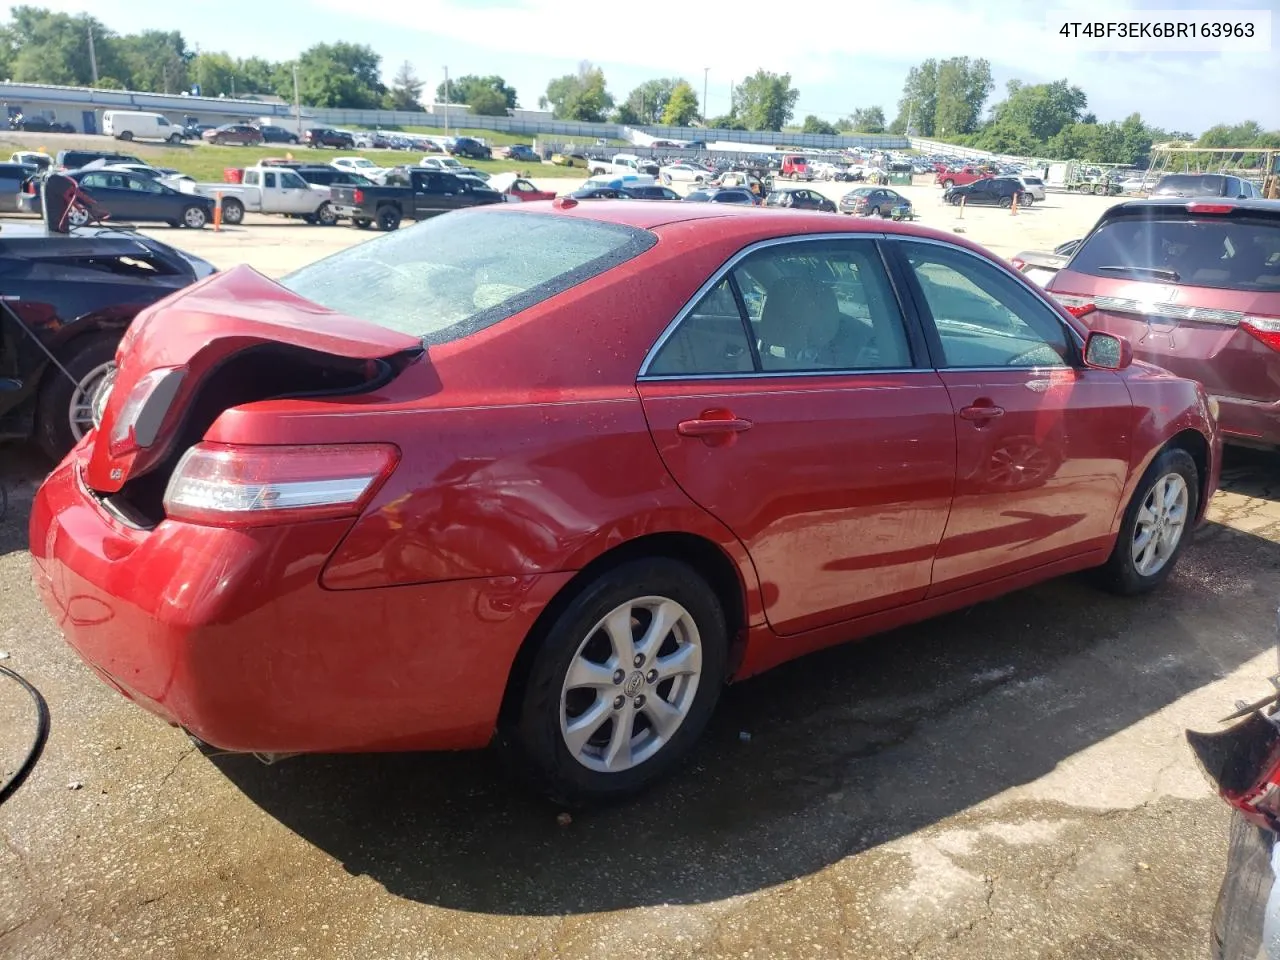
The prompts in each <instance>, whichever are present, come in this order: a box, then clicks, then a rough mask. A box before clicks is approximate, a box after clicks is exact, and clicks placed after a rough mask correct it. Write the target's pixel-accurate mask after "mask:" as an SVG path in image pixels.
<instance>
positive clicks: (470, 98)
mask: <svg viewBox="0 0 1280 960" xmlns="http://www.w3.org/2000/svg"><path fill="white" fill-rule="evenodd" d="M446 93H447V95H448V99H449V102H450V103H465V104H466V105H467V106H469V107H470V108H471V110H472V112H473V113H483V114H485V115H486V116H491V117H505V116H506V115H507V110H508V109H515V105H516V88H515V87H510V86H507V82H506V81H505V80H503V79H502V77H499V76H496V75H490V76H487V77H479V76H476V75H475V74H472V73H468V74H466V75H464V76H461V77H458V78H457V79H456V80H450V81H449V89H448V91H446V90H445V88H444V84H443V83H440V84H439V85H437V86H436V102H437V103H444V102H445V96H446ZM481 108H483V109H481Z"/></svg>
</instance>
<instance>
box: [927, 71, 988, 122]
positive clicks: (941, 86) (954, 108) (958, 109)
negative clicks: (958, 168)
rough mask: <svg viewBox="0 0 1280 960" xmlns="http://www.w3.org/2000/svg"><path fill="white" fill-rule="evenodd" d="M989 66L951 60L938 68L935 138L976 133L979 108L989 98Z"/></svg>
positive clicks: (979, 113)
mask: <svg viewBox="0 0 1280 960" xmlns="http://www.w3.org/2000/svg"><path fill="white" fill-rule="evenodd" d="M993 86H994V84H993V83H992V80H991V64H990V63H988V62H987V61H986V60H981V59H978V60H970V59H969V58H968V57H952V58H950V59H949V60H943V61H942V62H941V63H939V64H938V71H937V84H936V102H935V105H934V115H933V125H934V132H935V134H936V135H937V136H940V137H946V136H952V137H954V136H958V135H961V134H966V133H973V132H974V131H975V130H977V129H978V122H979V120H980V119H981V117H982V108H983V106H984V104H985V103H986V102H987V97H989V96H990V95H991V90H992V88H993Z"/></svg>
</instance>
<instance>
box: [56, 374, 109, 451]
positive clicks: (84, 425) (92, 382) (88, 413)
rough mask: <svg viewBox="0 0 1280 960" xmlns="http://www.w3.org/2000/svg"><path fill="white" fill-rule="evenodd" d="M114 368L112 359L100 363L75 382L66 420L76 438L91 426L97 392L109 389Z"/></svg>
mask: <svg viewBox="0 0 1280 960" xmlns="http://www.w3.org/2000/svg"><path fill="white" fill-rule="evenodd" d="M115 369H116V365H115V362H114V361H108V362H107V363H100V364H98V365H97V366H96V367H94V368H93V369H92V370H90V371H89V372H88V373H86V374H85V375H84V376H83V377H81V378H80V382H79V383H78V384H76V389H75V392H74V393H72V394H71V404H70V405H69V406H68V407H67V422H68V423H69V424H70V425H71V435H72V436H73V437H75V438H76V440H79V439H80V438H81V437H83V436H84V435H85V434H86V433H88V432H89V430H91V429H92V428H93V412H94V406H95V404H96V403H97V401H98V399H99V394H100V393H102V392H103V391H104V390H107V389H110V385H111V381H112V380H113V379H114V374H115Z"/></svg>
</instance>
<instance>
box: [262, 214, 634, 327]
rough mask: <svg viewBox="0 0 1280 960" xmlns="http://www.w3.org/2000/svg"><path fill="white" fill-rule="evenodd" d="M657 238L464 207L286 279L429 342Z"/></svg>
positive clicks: (501, 314) (538, 297) (500, 315)
mask: <svg viewBox="0 0 1280 960" xmlns="http://www.w3.org/2000/svg"><path fill="white" fill-rule="evenodd" d="M656 242H657V238H656V237H655V236H654V235H653V234H651V233H649V232H648V231H645V230H638V229H636V228H634V227H626V226H622V225H619V224H612V223H601V222H599V221H595V220H584V219H578V218H569V217H563V216H558V215H551V214H530V213H497V212H488V211H485V212H481V211H458V212H456V213H450V214H445V215H444V216H439V217H434V218H432V219H430V220H427V221H425V222H424V223H420V224H418V225H417V226H414V227H412V228H410V229H408V230H397V231H396V232H395V233H389V234H386V235H385V236H382V237H379V238H377V239H376V240H371V241H368V242H366V243H361V244H359V245H357V246H354V247H350V248H348V249H346V250H343V251H341V252H340V253H336V254H334V255H333V256H331V257H326V258H325V259H323V260H319V261H317V262H315V263H313V264H310V265H309V266H306V267H303V268H302V269H301V270H298V271H296V272H294V273H291V274H289V275H288V276H287V277H285V278H284V279H283V280H281V281H280V282H281V284H283V285H284V286H285V287H287V288H288V289H290V290H292V291H293V292H294V293H297V294H298V295H300V296H303V297H306V298H307V299H308V300H311V301H313V302H314V303H318V304H320V305H321V306H323V307H327V308H329V309H330V310H335V311H337V312H338V313H343V314H346V315H347V316H351V317H358V318H360V319H362V320H368V321H369V322H370V323H376V324H379V325H380V326H383V327H389V328H390V329H392V330H397V331H399V332H401V333H407V334H410V335H412V336H415V337H421V338H422V339H423V342H424V343H426V344H428V345H430V344H439V343H448V342H449V341H451V340H457V339H460V338H462V337H465V336H468V335H470V334H472V333H475V332H476V331H478V330H483V329H484V328H485V327H489V326H492V325H493V324H495V323H498V322H499V321H501V320H505V319H506V318H507V317H510V316H513V315H514V314H516V313H519V312H520V311H521V310H525V309H527V308H528V307H531V306H533V305H534V304H536V303H540V302H541V301H543V300H546V299H547V298H549V297H552V296H554V295H555V294H557V293H560V292H562V291H564V290H567V289H569V288H570V287H572V286H575V285H576V284H579V283H582V282H583V281H584V280H587V279H589V278H591V277H594V276H596V275H597V274H600V273H603V272H604V271H606V270H609V269H611V268H613V267H615V266H617V265H618V264H620V263H623V262H625V261H627V260H630V259H631V258H633V257H635V256H637V255H639V254H641V253H643V252H644V251H645V250H648V249H649V248H650V247H651V246H653V244H654V243H656Z"/></svg>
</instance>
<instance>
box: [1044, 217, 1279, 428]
mask: <svg viewBox="0 0 1280 960" xmlns="http://www.w3.org/2000/svg"><path fill="white" fill-rule="evenodd" d="M1047 289H1048V290H1049V292H1050V293H1052V294H1053V295H1054V296H1055V297H1056V298H1057V299H1058V300H1059V301H1060V302H1061V303H1062V304H1063V305H1064V306H1065V307H1066V308H1067V309H1068V310H1069V311H1071V312H1072V313H1073V314H1075V315H1076V316H1077V317H1079V318H1080V319H1081V320H1083V321H1084V322H1085V323H1086V324H1088V325H1089V326H1090V327H1091V328H1092V329H1094V330H1105V331H1106V332H1108V333H1114V334H1118V335H1120V336H1122V337H1124V338H1125V339H1127V340H1128V341H1129V342H1130V343H1132V344H1133V350H1134V355H1135V356H1136V357H1137V358H1138V359H1141V360H1146V361H1148V362H1150V363H1154V364H1157V365H1158V366H1161V367H1164V368H1166V369H1167V370H1170V371H1171V372H1173V373H1175V374H1177V375H1179V376H1183V377H1188V378H1190V379H1195V380H1199V381H1200V382H1201V383H1203V384H1204V387H1205V390H1206V391H1207V392H1208V393H1209V395H1210V398H1211V404H1212V403H1214V402H1216V404H1217V405H1218V407H1219V417H1220V421H1221V426H1222V431H1223V435H1224V438H1225V439H1226V440H1227V442H1229V443H1237V444H1243V445H1248V446H1264V447H1277V446H1280V203H1276V202H1275V201H1269V200H1226V199H1223V200H1219V199H1211V200H1190V201H1188V200H1183V199H1179V200H1171V199H1164V200H1159V199H1154V198H1153V199H1149V200H1135V201H1131V202H1129V203H1121V204H1117V205H1116V206H1114V207H1112V208H1111V209H1110V210H1108V211H1107V212H1106V213H1105V214H1103V215H1102V218H1101V219H1100V220H1099V221H1098V223H1097V225H1096V226H1095V227H1094V228H1093V231H1092V232H1091V233H1090V234H1089V235H1088V236H1087V237H1086V238H1085V239H1084V241H1083V243H1081V244H1080V246H1079V248H1078V249H1077V250H1076V252H1075V255H1074V256H1073V257H1072V258H1071V260H1070V262H1068V263H1067V265H1066V267H1064V268H1063V269H1062V270H1061V271H1060V272H1059V273H1058V274H1057V275H1056V276H1055V277H1054V278H1053V279H1052V280H1051V281H1049V283H1048V287H1047Z"/></svg>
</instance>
